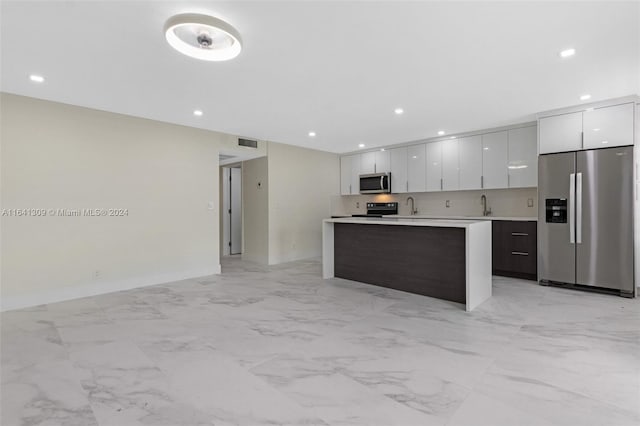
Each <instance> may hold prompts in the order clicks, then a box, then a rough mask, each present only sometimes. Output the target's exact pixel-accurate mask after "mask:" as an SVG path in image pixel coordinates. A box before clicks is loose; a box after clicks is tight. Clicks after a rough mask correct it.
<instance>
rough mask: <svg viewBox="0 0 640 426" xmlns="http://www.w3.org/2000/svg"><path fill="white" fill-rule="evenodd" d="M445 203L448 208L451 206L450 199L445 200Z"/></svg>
mask: <svg viewBox="0 0 640 426" xmlns="http://www.w3.org/2000/svg"><path fill="white" fill-rule="evenodd" d="M444 205H445V207H446V208H449V207H451V203H450V202H449V200H447V201H445V203H444Z"/></svg>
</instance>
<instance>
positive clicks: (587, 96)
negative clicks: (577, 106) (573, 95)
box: [580, 95, 591, 101]
mask: <svg viewBox="0 0 640 426" xmlns="http://www.w3.org/2000/svg"><path fill="white" fill-rule="evenodd" d="M589 99H591V95H582V96H580V100H581V101H586V100H589Z"/></svg>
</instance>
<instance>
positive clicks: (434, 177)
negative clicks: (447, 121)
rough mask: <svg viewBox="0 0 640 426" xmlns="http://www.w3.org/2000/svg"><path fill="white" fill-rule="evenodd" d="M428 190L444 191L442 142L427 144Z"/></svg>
mask: <svg viewBox="0 0 640 426" xmlns="http://www.w3.org/2000/svg"><path fill="white" fill-rule="evenodd" d="M426 151H427V162H426V165H427V171H426V178H427V182H426V190H427V191H442V142H431V143H428V144H427V150H426Z"/></svg>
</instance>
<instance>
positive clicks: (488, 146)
mask: <svg viewBox="0 0 640 426" xmlns="http://www.w3.org/2000/svg"><path fill="white" fill-rule="evenodd" d="M508 139H509V138H508V132H506V131H504V132H495V133H487V134H484V135H482V187H483V188H485V189H494V188H507V187H508V186H509V174H508V170H509V169H507V162H508V158H507V157H508V145H509V143H508Z"/></svg>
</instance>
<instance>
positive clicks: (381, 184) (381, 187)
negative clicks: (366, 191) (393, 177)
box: [380, 175, 384, 189]
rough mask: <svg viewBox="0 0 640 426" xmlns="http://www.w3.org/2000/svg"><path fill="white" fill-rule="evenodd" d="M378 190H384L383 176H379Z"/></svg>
mask: <svg viewBox="0 0 640 426" xmlns="http://www.w3.org/2000/svg"><path fill="white" fill-rule="evenodd" d="M380 189H384V175H383V176H380Z"/></svg>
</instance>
